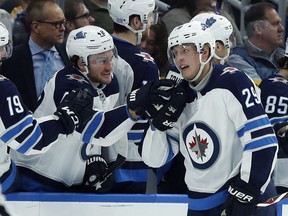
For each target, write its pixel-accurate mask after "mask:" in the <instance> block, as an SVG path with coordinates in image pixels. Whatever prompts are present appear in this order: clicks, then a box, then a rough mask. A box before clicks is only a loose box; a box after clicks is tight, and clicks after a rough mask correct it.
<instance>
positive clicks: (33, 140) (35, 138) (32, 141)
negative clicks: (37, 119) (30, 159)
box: [17, 126, 42, 153]
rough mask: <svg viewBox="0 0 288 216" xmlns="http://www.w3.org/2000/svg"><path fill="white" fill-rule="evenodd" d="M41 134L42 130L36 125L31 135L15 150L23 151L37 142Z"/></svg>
mask: <svg viewBox="0 0 288 216" xmlns="http://www.w3.org/2000/svg"><path fill="white" fill-rule="evenodd" d="M41 136H42V131H41V129H40V127H39V126H38V127H36V130H35V131H34V133H33V135H32V136H31V137H30V138H29V139H28V140H27V141H26V142H25V143H24V144H23V145H22V146H21V147H20V148H19V149H18V150H17V151H18V152H20V153H25V152H26V151H28V150H29V149H30V148H31V147H32V146H33V145H35V144H36V143H37V141H38V140H39V138H40V137H41Z"/></svg>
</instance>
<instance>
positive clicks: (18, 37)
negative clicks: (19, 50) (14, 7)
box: [13, 0, 32, 46]
mask: <svg viewBox="0 0 288 216" xmlns="http://www.w3.org/2000/svg"><path fill="white" fill-rule="evenodd" d="M31 1H32V0H22V1H21V7H22V10H21V11H19V12H18V13H16V14H15V17H14V23H13V45H14V46H16V45H18V44H21V43H24V42H26V41H27V40H28V39H29V30H28V28H27V27H26V24H25V14H26V8H27V7H28V5H29V3H30V2H31Z"/></svg>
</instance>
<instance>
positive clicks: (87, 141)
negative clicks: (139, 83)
mask: <svg viewBox="0 0 288 216" xmlns="http://www.w3.org/2000/svg"><path fill="white" fill-rule="evenodd" d="M66 49H67V53H68V55H69V57H70V59H71V61H72V63H73V66H67V67H65V68H63V69H62V70H60V71H59V72H57V73H56V74H55V76H54V77H53V78H52V79H50V80H49V82H48V83H47V85H46V86H45V89H44V94H43V95H42V97H43V98H42V99H40V101H39V102H40V105H39V107H38V108H37V109H36V111H35V116H37V117H38V116H44V115H47V114H49V113H51V112H52V110H53V109H54V106H57V105H58V103H59V102H60V101H61V99H62V98H63V95H65V94H66V93H67V92H70V91H71V90H73V89H78V88H82V89H83V88H86V89H89V91H90V93H91V95H92V97H93V101H94V102H93V108H94V111H95V114H94V116H93V118H92V120H91V121H90V122H89V123H88V124H87V125H86V127H85V128H84V130H83V132H82V133H81V130H82V129H83V128H82V129H81V128H79V129H78V130H77V132H74V133H73V134H71V135H69V136H67V137H66V138H64V139H61V140H59V141H58V143H57V144H55V145H54V146H53V147H51V149H50V150H49V151H47V152H46V153H45V154H42V155H39V156H38V155H36V156H23V155H20V154H18V153H17V152H14V151H13V152H11V156H12V158H13V159H14V161H15V163H16V165H17V166H18V168H19V170H20V171H21V174H22V175H23V180H22V186H23V190H30V191H66V190H71V187H72V186H79V187H80V188H77V189H79V190H80V191H86V190H89V191H92V192H93V191H94V192H96V190H97V189H99V187H98V186H99V185H98V184H95V183H96V182H94V181H93V178H92V179H91V178H90V177H91V176H92V177H93V176H94V175H95V176H98V175H99V174H103V173H104V172H106V170H107V165H106V163H105V160H104V159H103V158H102V157H101V156H100V154H101V146H109V145H112V144H114V143H116V142H118V141H119V142H120V143H123V146H124V147H125V143H126V144H127V132H128V131H129V130H130V129H131V127H132V126H133V125H134V124H135V122H136V119H137V117H138V116H137V115H135V113H134V112H132V111H131V110H130V109H129V108H128V107H127V106H126V105H123V106H119V107H117V108H114V106H115V104H116V102H117V100H118V96H119V84H118V82H117V79H116V77H115V76H113V74H112V72H113V58H115V57H116V56H115V55H116V52H115V49H114V43H113V39H112V37H111V36H110V35H109V33H108V32H106V31H105V30H104V29H102V28H100V27H97V26H85V27H82V28H79V29H76V30H73V31H72V32H71V33H70V34H69V36H68V39H67V45H66ZM144 98H146V97H145V96H144ZM84 132H85V133H84ZM122 138H123V140H122ZM125 138H126V139H125ZM123 155H124V156H125V152H124V153H123ZM90 180H91V182H90ZM94 180H95V179H94ZM102 186H103V185H102Z"/></svg>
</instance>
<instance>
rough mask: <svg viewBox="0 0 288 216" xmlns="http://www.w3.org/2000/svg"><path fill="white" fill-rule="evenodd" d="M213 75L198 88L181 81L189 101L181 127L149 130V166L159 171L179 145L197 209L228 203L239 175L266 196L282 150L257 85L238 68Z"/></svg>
mask: <svg viewBox="0 0 288 216" xmlns="http://www.w3.org/2000/svg"><path fill="white" fill-rule="evenodd" d="M211 70H212V71H210V72H209V73H208V74H207V76H206V77H205V78H204V79H203V80H202V81H201V83H199V85H197V87H194V86H192V85H191V84H190V83H188V82H187V81H182V83H181V84H183V87H184V88H185V90H186V92H187V95H188V98H187V104H186V107H185V108H184V111H183V113H182V114H181V116H180V118H179V119H178V121H177V123H176V126H175V127H174V128H172V129H170V130H167V131H166V132H161V131H159V130H157V129H153V127H150V128H149V129H148V131H147V134H146V136H145V139H144V143H143V149H142V157H143V160H144V162H145V163H147V164H148V165H150V166H153V167H160V166H162V165H163V164H165V163H167V162H168V161H169V160H170V159H171V158H172V157H173V156H174V155H175V154H177V153H178V151H179V146H180V152H181V153H182V154H183V156H184V158H185V161H184V164H185V167H186V174H185V182H186V184H187V187H188V189H189V197H190V199H193V202H191V203H189V209H194V210H201V209H202V210H203V209H210V208H213V207H215V206H217V205H220V204H222V203H224V201H225V199H226V197H227V188H228V185H229V181H231V180H232V179H233V177H236V176H239V177H240V178H241V179H242V180H243V181H245V182H247V183H251V184H252V185H254V186H255V187H257V188H259V190H261V191H265V189H266V187H267V185H268V183H269V181H270V175H271V173H272V170H273V168H274V166H275V161H276V153H277V150H278V146H277V139H276V137H275V134H274V131H273V128H272V126H271V124H270V121H269V119H268V116H267V115H266V113H265V111H264V109H263V107H262V105H261V101H260V97H259V96H258V95H257V91H256V86H255V84H254V83H253V82H252V81H251V80H250V79H249V78H248V77H247V75H245V73H243V72H240V71H238V70H237V69H236V68H232V67H227V66H224V65H214V66H213V68H212V69H211ZM155 144H156V145H155ZM199 194H201V195H199ZM199 198H201V199H199ZM205 198H207V199H205ZM199 208H200V209H199Z"/></svg>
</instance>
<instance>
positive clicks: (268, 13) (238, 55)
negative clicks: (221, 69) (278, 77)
mask: <svg viewBox="0 0 288 216" xmlns="http://www.w3.org/2000/svg"><path fill="white" fill-rule="evenodd" d="M245 29H246V33H247V37H248V40H247V41H245V43H244V45H242V46H239V47H236V48H234V50H233V54H232V55H230V57H229V59H228V64H229V65H231V66H233V67H236V68H238V69H240V70H243V71H245V72H246V73H247V74H248V75H249V76H250V77H251V78H252V79H253V80H254V82H255V83H256V84H259V83H260V82H261V80H262V79H264V78H267V77H268V76H270V75H271V74H272V73H273V71H274V70H275V69H277V68H278V65H277V61H278V60H279V59H280V58H281V57H283V54H284V50H283V48H282V47H281V45H282V44H283V38H282V34H283V31H284V28H283V26H282V24H281V18H280V16H279V14H278V13H277V11H276V9H275V7H274V5H273V4H270V3H267V2H262V3H257V4H254V5H251V7H250V8H249V9H248V10H247V11H246V13H245ZM247 63H248V64H247ZM248 69H249V73H248Z"/></svg>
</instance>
